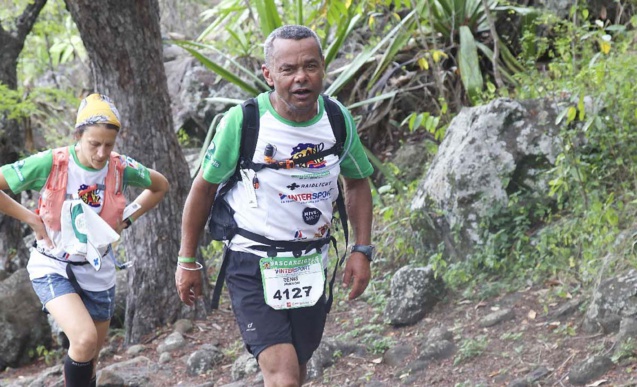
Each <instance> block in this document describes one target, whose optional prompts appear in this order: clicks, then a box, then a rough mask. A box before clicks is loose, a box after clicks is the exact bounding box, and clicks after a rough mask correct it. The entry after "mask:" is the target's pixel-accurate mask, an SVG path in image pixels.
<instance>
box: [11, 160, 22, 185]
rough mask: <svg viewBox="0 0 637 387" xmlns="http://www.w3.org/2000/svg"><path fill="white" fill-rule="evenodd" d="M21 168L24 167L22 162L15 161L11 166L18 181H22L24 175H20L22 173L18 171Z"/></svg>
mask: <svg viewBox="0 0 637 387" xmlns="http://www.w3.org/2000/svg"><path fill="white" fill-rule="evenodd" d="M22 167H24V160H20V161H16V162H15V163H13V166H12V168H13V170H14V171H15V174H16V175H17V176H18V179H19V180H20V181H24V175H23V174H22V171H20V169H21V168H22Z"/></svg>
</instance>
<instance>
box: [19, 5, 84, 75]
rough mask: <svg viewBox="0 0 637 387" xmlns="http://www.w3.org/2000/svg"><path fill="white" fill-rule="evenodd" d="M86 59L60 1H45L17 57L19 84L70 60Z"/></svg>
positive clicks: (81, 45) (75, 30)
mask: <svg viewBox="0 0 637 387" xmlns="http://www.w3.org/2000/svg"><path fill="white" fill-rule="evenodd" d="M75 58H79V59H80V60H81V61H86V60H87V54H86V50H85V49H84V45H83V44H82V40H81V38H80V34H79V32H78V30H77V27H76V26H75V23H74V22H73V19H72V18H71V15H70V14H69V13H68V11H67V10H66V6H65V5H64V2H63V1H61V0H49V1H48V2H47V4H46V5H45V6H44V8H43V9H42V11H41V12H40V15H39V16H38V20H37V22H36V23H35V25H34V26H33V30H32V31H31V33H30V34H29V35H28V36H27V39H26V41H25V44H24V48H23V50H22V53H21V55H20V59H19V68H18V73H19V74H20V78H21V79H22V83H23V84H25V83H30V82H31V81H32V80H33V79H34V78H37V77H38V76H40V75H42V74H43V73H45V72H46V71H54V70H55V69H57V68H58V66H60V65H61V64H64V63H68V62H69V61H71V60H72V59H75Z"/></svg>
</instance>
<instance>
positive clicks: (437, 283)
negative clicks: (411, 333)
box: [385, 266, 444, 325]
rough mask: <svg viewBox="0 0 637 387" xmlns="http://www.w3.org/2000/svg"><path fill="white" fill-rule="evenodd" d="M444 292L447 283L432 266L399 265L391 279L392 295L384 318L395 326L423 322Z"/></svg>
mask: <svg viewBox="0 0 637 387" xmlns="http://www.w3.org/2000/svg"><path fill="white" fill-rule="evenodd" d="M443 293H444V285H443V283H442V281H441V280H440V279H439V278H436V277H435V274H434V271H433V270H432V268H431V266H427V267H411V266H405V267H402V268H400V269H399V270H398V271H397V272H396V273H395V274H394V276H393V277H392V280H391V298H390V299H389V300H388V302H387V306H386V307H385V318H386V319H387V320H389V323H390V324H392V325H409V324H415V323H416V322H418V321H420V319H421V318H423V317H424V316H425V315H426V314H427V313H428V312H429V311H430V310H431V308H433V306H434V305H435V304H436V303H437V302H438V301H439V300H440V298H441V296H442V294H443Z"/></svg>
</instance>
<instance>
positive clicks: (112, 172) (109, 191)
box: [36, 147, 126, 231]
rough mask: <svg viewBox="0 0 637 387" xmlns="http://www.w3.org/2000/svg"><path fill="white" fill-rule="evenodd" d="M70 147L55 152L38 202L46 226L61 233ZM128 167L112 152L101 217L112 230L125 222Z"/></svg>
mask: <svg viewBox="0 0 637 387" xmlns="http://www.w3.org/2000/svg"><path fill="white" fill-rule="evenodd" d="M68 165H69V148H68V147H62V148H56V149H53V166H52V167H51V173H49V177H48V178H47V180H46V184H45V185H44V188H43V189H42V192H41V195H40V200H39V202H38V209H37V211H36V212H37V213H38V214H40V217H41V218H42V221H43V222H44V224H45V225H46V226H47V227H48V228H49V229H51V230H54V231H60V228H61V226H60V216H61V213H62V204H63V203H64V200H65V199H66V183H67V181H68V177H69V169H68ZM125 168H126V165H125V164H124V163H123V162H122V160H121V159H120V156H119V154H117V153H115V152H111V156H110V159H109V162H108V172H107V173H106V179H105V180H104V186H105V187H106V188H105V189H104V202H103V203H102V211H100V217H101V218H102V219H104V221H106V223H108V224H109V225H110V226H111V227H112V228H113V229H116V228H117V224H118V223H119V222H121V221H122V215H123V213H124V207H126V197H125V196H124V194H123V192H122V191H123V185H124V169H125Z"/></svg>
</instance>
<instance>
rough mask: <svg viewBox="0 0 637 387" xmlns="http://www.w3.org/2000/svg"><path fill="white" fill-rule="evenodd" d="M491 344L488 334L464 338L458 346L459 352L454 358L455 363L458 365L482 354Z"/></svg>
mask: <svg viewBox="0 0 637 387" xmlns="http://www.w3.org/2000/svg"><path fill="white" fill-rule="evenodd" d="M488 345H489V341H488V339H487V336H485V335H480V336H477V337H475V338H472V339H465V340H462V342H461V343H460V346H459V347H458V353H457V355H456V356H455V357H454V359H453V364H454V365H458V364H460V363H462V362H464V361H467V360H469V359H471V358H474V357H477V356H480V355H481V354H482V353H483V352H484V350H485V349H486V348H487V346H488Z"/></svg>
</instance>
